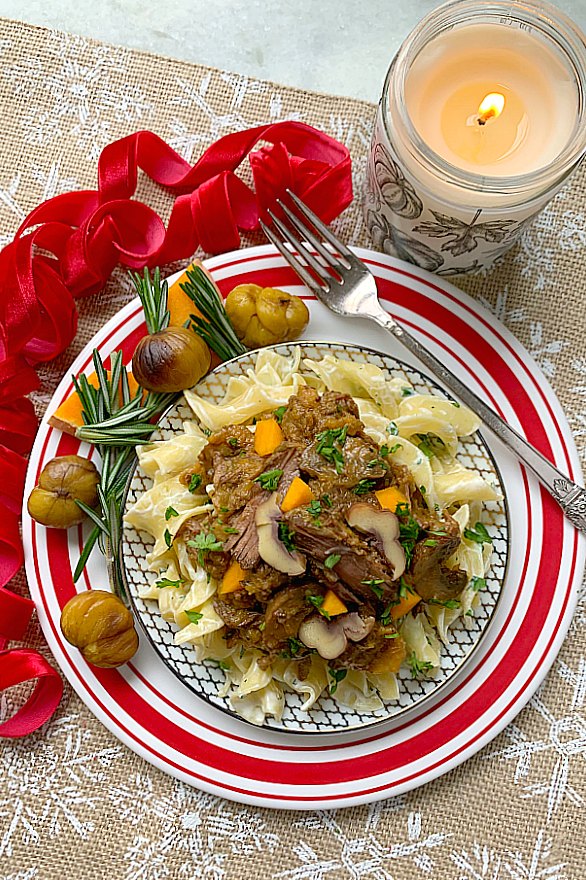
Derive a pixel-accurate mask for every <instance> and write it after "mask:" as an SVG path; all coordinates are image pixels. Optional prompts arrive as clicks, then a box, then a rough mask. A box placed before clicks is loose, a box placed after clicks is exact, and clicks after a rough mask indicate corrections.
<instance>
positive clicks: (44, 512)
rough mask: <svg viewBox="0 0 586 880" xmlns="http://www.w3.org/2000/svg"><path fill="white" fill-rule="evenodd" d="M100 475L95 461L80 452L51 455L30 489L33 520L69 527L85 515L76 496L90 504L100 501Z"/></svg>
mask: <svg viewBox="0 0 586 880" xmlns="http://www.w3.org/2000/svg"><path fill="white" fill-rule="evenodd" d="M99 480H100V475H99V473H98V470H97V468H96V466H95V464H94V463H93V462H92V461H88V459H87V458H82V457H81V456H80V455H61V456H58V457H57V458H52V459H51V461H50V462H48V463H47V464H46V465H45V467H44V468H43V470H42V471H41V473H40V476H39V482H38V484H37V485H36V486H35V488H34V489H33V491H32V492H31V494H30V495H29V498H28V502H27V510H28V512H29V514H30V515H31V516H32V518H33V519H34V520H36V521H37V522H38V523H41V524H42V525H44V526H52V527H53V528H55V529H68V528H69V526H74V525H76V524H77V523H79V522H81V521H82V519H83V518H84V516H85V513H84V512H83V510H81V508H80V507H78V505H77V504H76V503H75V499H78V500H79V501H83V502H84V504H87V506H88V507H95V506H96V505H97V503H98V496H97V492H96V486H97V485H98V482H99Z"/></svg>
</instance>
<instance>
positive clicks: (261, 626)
mask: <svg viewBox="0 0 586 880" xmlns="http://www.w3.org/2000/svg"><path fill="white" fill-rule="evenodd" d="M266 625H267V623H266V620H261V622H260V623H259V625H258V629H259V632H262V631H263V630H264V628H265V626H266Z"/></svg>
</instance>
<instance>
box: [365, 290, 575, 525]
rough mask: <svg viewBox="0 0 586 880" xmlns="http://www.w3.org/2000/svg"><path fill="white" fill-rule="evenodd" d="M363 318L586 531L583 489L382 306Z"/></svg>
mask: <svg viewBox="0 0 586 880" xmlns="http://www.w3.org/2000/svg"><path fill="white" fill-rule="evenodd" d="M366 317H369V318H371V319H372V320H374V321H376V323H377V324H379V325H380V326H381V327H383V328H384V329H385V330H388V331H389V332H390V333H392V334H393V336H394V337H395V339H398V340H399V342H401V343H403V345H404V346H405V348H408V349H409V351H410V352H411V353H412V354H414V355H415V357H417V358H418V359H419V360H420V361H421V362H422V363H423V364H425V366H426V367H428V368H429V369H430V370H431V371H432V372H433V373H434V374H435V375H436V376H437V378H438V379H440V380H441V381H442V382H443V384H444V385H445V386H446V388H448V389H449V390H450V391H451V392H452V393H453V394H455V395H456V396H457V397H458V398H459V399H460V400H461V401H462V402H463V403H465V404H466V406H467V407H468V408H469V409H471V410H472V411H473V412H474V413H476V415H477V416H479V417H480V418H481V419H482V421H483V422H484V424H485V425H486V427H487V428H490V430H491V431H492V433H493V434H495V435H496V436H497V437H498V438H499V439H500V440H502V442H503V443H504V444H505V446H507V447H508V448H509V449H510V450H511V451H512V452H513V453H514V454H515V455H516V456H517V458H518V459H520V461H522V462H523V464H524V465H526V467H527V468H529V470H530V471H531V472H532V473H533V474H535V476H536V477H537V479H538V480H539V481H540V483H542V484H543V485H544V486H545V488H546V489H547V490H548V492H549V493H550V495H552V497H553V498H554V499H555V500H556V501H557V502H558V504H559V505H560V507H561V508H562V510H563V511H564V513H565V514H566V516H567V517H568V519H569V520H570V522H572V523H573V524H574V525H575V526H576V528H577V529H580V530H581V531H583V532H586V490H585V489H583V488H582V486H579V485H578V484H577V483H574V482H573V481H572V480H570V479H569V477H567V476H566V475H565V474H563V473H562V472H561V471H559V470H558V469H557V468H556V467H555V465H553V464H552V463H551V462H550V461H548V459H547V458H545V456H544V455H542V453H541V452H540V451H539V450H538V449H536V448H535V447H534V446H532V445H531V443H528V442H527V440H525V439H524V438H523V437H522V436H521V435H520V434H519V433H518V432H517V431H515V429H514V428H511V426H510V425H508V424H507V423H506V422H505V421H504V420H503V419H501V417H500V416H499V415H497V413H496V412H495V411H494V410H493V409H491V407H489V406H487V405H486V403H484V401H483V400H481V399H480V397H478V395H476V394H475V393H474V392H473V391H471V390H470V388H468V386H467V385H465V384H464V383H463V382H461V381H460V379H458V378H457V377H456V376H454V374H453V373H452V372H451V371H450V370H448V368H447V367H446V366H444V364H442V362H441V361H440V360H438V359H437V358H436V357H435V355H433V354H432V353H431V352H430V351H428V349H427V348H425V347H424V346H423V345H421V343H420V342H418V340H417V339H415V337H414V336H411V334H410V333H409V332H408V331H407V330H405V328H404V327H402V326H400V325H399V324H397V322H396V321H395V320H394V319H393V318H392V317H391V316H390V315H388V314H387V312H385V311H384V309H383V308H382V307H381V308H380V311H379V310H378V309H377V310H376V311H373V312H372V313H371V312H369V313H368V314H367V315H366Z"/></svg>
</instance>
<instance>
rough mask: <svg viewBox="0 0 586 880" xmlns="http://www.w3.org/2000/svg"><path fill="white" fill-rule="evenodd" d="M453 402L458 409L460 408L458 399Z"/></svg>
mask: <svg viewBox="0 0 586 880" xmlns="http://www.w3.org/2000/svg"><path fill="white" fill-rule="evenodd" d="M451 404H452V406H455V407H456V409H460V404H459V403H458V401H457V400H452V401H451Z"/></svg>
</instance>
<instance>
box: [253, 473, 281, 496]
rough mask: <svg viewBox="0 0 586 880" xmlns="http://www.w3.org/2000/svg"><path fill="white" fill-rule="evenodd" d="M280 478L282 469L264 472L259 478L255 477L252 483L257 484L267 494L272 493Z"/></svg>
mask: <svg viewBox="0 0 586 880" xmlns="http://www.w3.org/2000/svg"><path fill="white" fill-rule="evenodd" d="M282 476H283V469H282V468H274V469H273V470H272V471H265V472H264V474H261V475H260V477H256V478H255V480H254V482H255V483H259V485H260V488H261V489H266V490H267V492H274V491H275V489H276V488H277V486H278V485H279V480H280V479H281V477H282Z"/></svg>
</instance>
